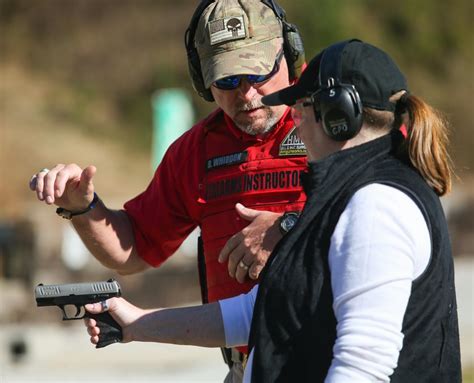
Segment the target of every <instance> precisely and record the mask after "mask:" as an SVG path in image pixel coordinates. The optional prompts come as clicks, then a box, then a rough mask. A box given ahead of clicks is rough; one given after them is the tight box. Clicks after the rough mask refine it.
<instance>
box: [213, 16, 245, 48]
mask: <svg viewBox="0 0 474 383" xmlns="http://www.w3.org/2000/svg"><path fill="white" fill-rule="evenodd" d="M245 37H246V28H245V23H244V18H243V17H242V16H233V17H227V18H224V19H219V20H214V21H211V22H210V23H209V40H210V43H211V45H215V44H219V43H222V42H224V41H232V40H239V39H244V38H245Z"/></svg>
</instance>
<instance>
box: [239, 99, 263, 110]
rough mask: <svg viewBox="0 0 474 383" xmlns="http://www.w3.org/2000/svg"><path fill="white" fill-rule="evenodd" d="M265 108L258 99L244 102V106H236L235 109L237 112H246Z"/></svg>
mask: <svg viewBox="0 0 474 383" xmlns="http://www.w3.org/2000/svg"><path fill="white" fill-rule="evenodd" d="M266 107H267V106H266V105H264V104H263V103H262V100H261V99H260V98H259V99H253V100H251V101H249V102H246V103H245V104H242V105H238V106H237V109H238V111H239V112H247V111H249V110H252V109H258V108H266Z"/></svg>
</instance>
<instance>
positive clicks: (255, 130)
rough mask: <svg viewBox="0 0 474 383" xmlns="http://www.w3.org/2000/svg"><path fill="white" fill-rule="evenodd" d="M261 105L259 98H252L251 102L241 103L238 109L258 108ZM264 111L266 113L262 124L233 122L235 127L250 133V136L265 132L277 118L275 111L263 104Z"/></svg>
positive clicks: (270, 128)
mask: <svg viewBox="0 0 474 383" xmlns="http://www.w3.org/2000/svg"><path fill="white" fill-rule="evenodd" d="M261 106H263V104H262V102H261V101H260V100H252V101H251V102H249V103H247V104H245V105H243V106H242V107H241V108H240V110H242V111H246V110H251V109H255V108H259V107H261ZM263 107H264V110H265V113H266V115H267V116H266V118H265V123H264V124H263V126H255V124H245V125H244V124H239V123H237V122H236V123H235V124H236V125H237V127H238V128H239V129H240V130H241V131H243V132H245V133H247V134H250V135H251V136H256V135H258V134H265V133H268V132H270V131H271V130H272V129H273V127H274V126H275V124H276V123H277V122H278V120H279V118H278V117H277V116H276V115H275V112H274V111H273V110H272V109H271V108H270V107H268V106H263Z"/></svg>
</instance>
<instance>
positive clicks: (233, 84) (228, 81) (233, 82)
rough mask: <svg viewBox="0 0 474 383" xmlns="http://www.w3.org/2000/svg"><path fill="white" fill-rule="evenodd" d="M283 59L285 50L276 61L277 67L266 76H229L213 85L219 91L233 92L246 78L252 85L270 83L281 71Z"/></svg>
mask: <svg viewBox="0 0 474 383" xmlns="http://www.w3.org/2000/svg"><path fill="white" fill-rule="evenodd" d="M282 58H283V50H281V51H280V52H279V53H278V56H277V58H276V60H275V65H274V66H273V69H272V71H271V72H270V73H268V74H264V75H258V74H240V75H235V76H228V77H224V78H221V79H220V80H216V81H214V82H213V84H212V85H213V86H215V87H216V88H218V89H222V90H232V89H236V88H238V87H239V85H240V82H241V81H242V79H243V78H244V77H245V79H246V80H247V82H248V83H249V84H252V85H253V84H261V83H264V82H265V81H268V80H269V79H270V78H272V77H273V76H274V75H275V74H276V73H277V72H278V71H279V70H280V63H281V59H282Z"/></svg>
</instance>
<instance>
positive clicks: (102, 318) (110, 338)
mask: <svg viewBox="0 0 474 383" xmlns="http://www.w3.org/2000/svg"><path fill="white" fill-rule="evenodd" d="M86 316H87V317H88V318H93V319H95V320H96V322H97V326H98V327H99V329H100V334H99V343H97V344H96V346H95V348H102V347H105V346H108V345H109V344H112V343H118V342H121V341H122V327H121V326H120V325H119V324H118V323H117V322H116V320H115V319H114V318H112V316H111V315H110V314H109V313H108V312H103V313H100V314H91V313H87V314H86Z"/></svg>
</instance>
